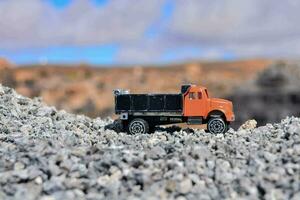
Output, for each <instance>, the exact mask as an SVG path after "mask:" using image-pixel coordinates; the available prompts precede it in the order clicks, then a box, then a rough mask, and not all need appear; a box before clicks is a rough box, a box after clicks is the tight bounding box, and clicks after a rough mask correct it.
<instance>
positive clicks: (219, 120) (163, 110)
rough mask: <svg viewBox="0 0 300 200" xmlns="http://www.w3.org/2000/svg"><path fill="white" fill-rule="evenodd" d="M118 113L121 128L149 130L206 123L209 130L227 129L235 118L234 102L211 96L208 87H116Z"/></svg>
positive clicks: (222, 131)
mask: <svg viewBox="0 0 300 200" xmlns="http://www.w3.org/2000/svg"><path fill="white" fill-rule="evenodd" d="M114 95H115V113H116V114H118V115H119V116H120V117H119V122H120V123H121V126H120V127H121V129H122V131H127V132H128V133H131V134H143V133H149V132H152V131H153V130H154V127H155V126H157V125H167V124H175V123H187V124H191V125H196V124H207V130H208V131H209V132H210V133H214V134H218V133H225V132H227V131H228V128H229V124H230V122H232V121H234V113H233V106H232V102H231V101H228V100H224V99H216V98H210V97H209V95H208V92H207V89H206V88H205V87H200V86H196V85H182V87H181V92H180V93H179V94H130V93H129V92H128V91H125V90H114Z"/></svg>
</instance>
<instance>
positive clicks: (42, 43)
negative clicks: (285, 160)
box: [0, 0, 300, 63]
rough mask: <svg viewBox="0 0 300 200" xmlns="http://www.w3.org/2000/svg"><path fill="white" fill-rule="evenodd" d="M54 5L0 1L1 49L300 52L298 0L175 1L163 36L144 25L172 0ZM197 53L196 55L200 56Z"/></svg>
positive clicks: (124, 58)
mask: <svg viewBox="0 0 300 200" xmlns="http://www.w3.org/2000/svg"><path fill="white" fill-rule="evenodd" d="M74 2H75V3H72V4H71V5H70V6H69V7H67V8H66V9H62V10H57V9H54V8H53V7H51V6H49V4H47V3H46V1H44V0H0V49H8V48H13V49H19V48H32V47H47V46H56V45H74V46H76V45H97V44H108V43H114V44H119V45H120V47H121V48H120V52H119V53H118V55H117V60H118V62H127V63H132V62H151V61H152V60H157V59H160V58H161V54H163V53H164V52H166V50H167V49H176V48H180V47H182V46H184V47H189V46H191V47H197V48H201V49H202V50H205V49H207V52H203V54H202V57H203V56H206V57H207V58H216V57H217V58H218V57H221V56H222V52H223V51H225V52H226V51H228V52H230V53H233V54H236V55H238V56H241V57H250V56H268V57H285V56H291V57H296V56H300V26H299V25H298V21H299V19H300V12H299V9H300V1H298V0H285V1H282V0H223V1H218V0H174V1H172V2H175V10H174V13H173V15H172V16H171V18H170V19H169V20H170V21H168V22H165V21H164V23H162V25H161V24H160V25H161V26H160V27H159V28H160V32H159V33H160V34H158V36H157V37H156V38H151V39H150V38H147V37H145V36H144V33H145V31H146V30H147V29H148V28H149V27H150V26H151V25H153V23H156V22H157V20H158V19H159V18H160V16H161V7H162V6H163V5H164V3H165V2H166V1H165V0H111V1H109V3H108V4H107V5H105V6H103V7H102V6H99V7H95V6H92V5H91V3H90V1H88V0H74ZM195 59H197V58H195Z"/></svg>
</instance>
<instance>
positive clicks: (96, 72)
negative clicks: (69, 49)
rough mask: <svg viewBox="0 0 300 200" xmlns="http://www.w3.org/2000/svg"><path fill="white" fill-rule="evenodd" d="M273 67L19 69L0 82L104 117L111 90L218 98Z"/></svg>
mask: <svg viewBox="0 0 300 200" xmlns="http://www.w3.org/2000/svg"><path fill="white" fill-rule="evenodd" d="M270 63H272V61H270V60H245V61H232V62H229V61H228V62H191V63H182V64H174V65H168V66H134V67H116V66H114V67H110V68H108V67H105V66H102V67H101V66H100V67H99V66H98V67H89V66H86V65H80V66H55V65H44V66H41V65H37V66H18V67H10V68H7V67H6V68H2V70H1V68H0V83H2V84H3V85H6V86H9V87H12V88H15V89H16V90H17V91H18V92H19V93H20V94H22V95H25V96H28V97H37V96H40V97H42V98H43V101H44V102H46V103H47V104H49V105H53V106H55V107H57V108H59V109H65V110H67V111H68V112H72V113H79V114H85V115H88V116H91V117H95V116H102V117H103V116H111V115H112V113H113V103H114V101H113V95H112V90H113V89H116V88H123V89H130V90H131V91H132V92H170V93H171V92H173V93H178V92H179V89H180V85H181V84H182V83H194V84H200V85H205V86H207V87H208V89H209V91H210V92H211V93H212V95H214V96H216V97H225V96H227V95H228V94H231V93H232V92H233V88H234V87H236V86H237V85H240V84H242V83H243V82H245V81H247V80H251V79H253V78H254V77H255V76H256V74H257V73H258V72H260V71H262V70H264V69H265V68H266V67H267V66H268V65H269V64H270ZM0 66H1V62H0Z"/></svg>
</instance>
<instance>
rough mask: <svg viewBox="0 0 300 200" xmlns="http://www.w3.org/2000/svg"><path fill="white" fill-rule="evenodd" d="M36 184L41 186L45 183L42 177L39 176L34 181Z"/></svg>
mask: <svg viewBox="0 0 300 200" xmlns="http://www.w3.org/2000/svg"><path fill="white" fill-rule="evenodd" d="M34 182H35V183H36V184H38V185H41V184H42V183H43V179H42V178H41V177H40V176H38V177H36V178H35V179H34Z"/></svg>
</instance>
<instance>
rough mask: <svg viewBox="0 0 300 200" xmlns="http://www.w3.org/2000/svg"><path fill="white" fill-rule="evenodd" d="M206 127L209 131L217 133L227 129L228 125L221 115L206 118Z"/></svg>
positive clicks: (224, 131)
mask: <svg viewBox="0 0 300 200" xmlns="http://www.w3.org/2000/svg"><path fill="white" fill-rule="evenodd" d="M207 129H208V131H209V132H210V133H213V134H219V133H226V132H227V131H228V125H227V123H226V122H225V121H224V120H223V118H221V117H212V118H210V119H209V120H208V123H207Z"/></svg>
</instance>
